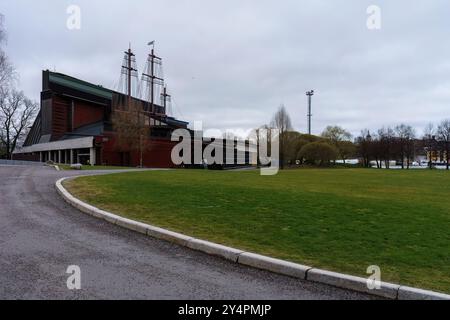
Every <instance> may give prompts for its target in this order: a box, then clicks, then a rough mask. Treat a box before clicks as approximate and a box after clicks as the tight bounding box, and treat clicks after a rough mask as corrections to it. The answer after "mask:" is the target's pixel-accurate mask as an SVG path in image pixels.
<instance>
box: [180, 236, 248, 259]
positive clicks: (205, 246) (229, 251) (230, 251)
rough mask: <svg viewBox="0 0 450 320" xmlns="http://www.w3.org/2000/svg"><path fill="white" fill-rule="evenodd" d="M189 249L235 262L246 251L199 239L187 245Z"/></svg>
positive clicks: (192, 240)
mask: <svg viewBox="0 0 450 320" xmlns="http://www.w3.org/2000/svg"><path fill="white" fill-rule="evenodd" d="M187 247H188V248H191V249H193V250H197V251H202V252H206V253H208V254H211V255H215V256H219V257H222V258H224V259H227V260H230V261H233V262H237V260H238V257H239V255H240V254H241V253H244V251H242V250H237V249H234V248H230V247H226V246H223V245H220V244H217V243H212V242H209V241H204V240H199V239H191V240H190V241H189V242H188V243H187Z"/></svg>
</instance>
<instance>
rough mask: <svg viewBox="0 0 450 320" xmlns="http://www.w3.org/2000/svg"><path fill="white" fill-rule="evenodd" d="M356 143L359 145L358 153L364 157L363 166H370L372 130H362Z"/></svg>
mask: <svg viewBox="0 0 450 320" xmlns="http://www.w3.org/2000/svg"><path fill="white" fill-rule="evenodd" d="M355 143H356V145H357V150H358V154H359V156H360V157H361V159H362V165H363V167H365V168H369V167H370V160H371V158H372V144H373V141H372V136H371V135H370V131H369V130H368V129H364V130H362V131H361V134H360V136H359V137H357V138H356V140H355Z"/></svg>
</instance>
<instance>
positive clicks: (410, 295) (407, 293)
mask: <svg viewBox="0 0 450 320" xmlns="http://www.w3.org/2000/svg"><path fill="white" fill-rule="evenodd" d="M398 299H399V300H450V295H448V294H444V293H438V292H433V291H428V290H422V289H416V288H411V287H405V286H401V287H400V289H399V290H398Z"/></svg>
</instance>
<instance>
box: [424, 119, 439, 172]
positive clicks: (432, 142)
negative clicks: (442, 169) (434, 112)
mask: <svg viewBox="0 0 450 320" xmlns="http://www.w3.org/2000/svg"><path fill="white" fill-rule="evenodd" d="M422 140H423V143H424V146H425V151H426V153H427V157H428V167H429V168H430V169H432V168H433V154H434V153H435V152H436V143H437V142H436V128H435V127H434V124H432V123H429V124H428V125H427V126H426V127H425V129H424V134H423V137H422Z"/></svg>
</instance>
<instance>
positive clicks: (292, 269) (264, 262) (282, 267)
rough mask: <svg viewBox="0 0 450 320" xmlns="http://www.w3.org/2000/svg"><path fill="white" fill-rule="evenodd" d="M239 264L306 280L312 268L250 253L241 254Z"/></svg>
mask: <svg viewBox="0 0 450 320" xmlns="http://www.w3.org/2000/svg"><path fill="white" fill-rule="evenodd" d="M238 263H240V264H243V265H246V266H250V267H254V268H258V269H263V270H268V271H272V272H275V273H280V274H284V275H287V276H290V277H294V278H299V279H306V272H307V271H308V270H309V269H311V267H308V266H304V265H301V264H296V263H293V262H289V261H284V260H279V259H274V258H270V257H266V256H262V255H259V254H255V253H249V252H244V253H242V254H240V255H239V258H238Z"/></svg>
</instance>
